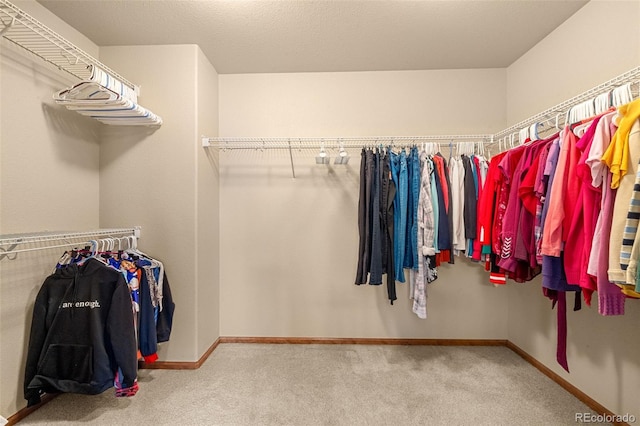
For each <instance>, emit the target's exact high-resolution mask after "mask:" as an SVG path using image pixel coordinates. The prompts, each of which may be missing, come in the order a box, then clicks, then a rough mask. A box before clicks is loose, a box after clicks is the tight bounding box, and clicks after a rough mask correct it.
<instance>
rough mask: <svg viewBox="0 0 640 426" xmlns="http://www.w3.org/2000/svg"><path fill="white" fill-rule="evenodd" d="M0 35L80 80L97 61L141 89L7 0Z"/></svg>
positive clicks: (1, 2)
mask: <svg viewBox="0 0 640 426" xmlns="http://www.w3.org/2000/svg"><path fill="white" fill-rule="evenodd" d="M0 25H2V26H1V27H0V35H2V36H3V37H4V38H5V39H6V40H8V41H10V42H11V43H13V44H15V45H16V46H19V47H21V48H22V49H24V50H26V51H27V52H29V53H30V54H32V55H34V56H36V57H38V58H40V59H43V60H44V61H45V62H48V63H49V64H52V65H54V66H55V67H56V68H57V69H59V70H61V71H65V72H67V73H69V74H71V75H72V76H74V77H77V78H79V79H81V80H88V79H89V78H90V76H91V70H90V66H91V65H94V66H97V67H98V68H101V69H102V70H104V71H106V72H107V73H109V74H110V75H112V76H114V77H115V78H117V79H118V80H120V81H121V82H123V83H124V84H126V85H127V86H129V87H131V88H132V89H134V90H135V91H136V93H138V92H139V91H140V87H139V86H136V85H135V84H133V83H132V82H130V81H129V80H127V79H126V78H124V77H123V76H122V75H120V74H118V73H117V72H115V71H114V70H112V69H111V68H109V67H108V66H106V65H105V64H103V63H102V62H100V61H98V60H97V59H96V58H94V57H93V56H91V55H89V54H88V53H86V52H85V51H83V50H82V49H80V48H79V47H77V46H75V45H74V44H73V43H71V42H70V41H69V40H67V39H65V38H64V37H62V36H61V35H60V34H58V33H56V32H55V31H53V30H52V29H51V28H49V27H47V26H46V25H44V24H43V23H41V22H40V21H38V20H37V19H35V18H33V17H32V16H30V15H29V14H27V13H26V12H24V11H23V10H21V9H19V8H18V7H17V6H15V5H14V4H13V3H11V2H9V1H8V0H0Z"/></svg>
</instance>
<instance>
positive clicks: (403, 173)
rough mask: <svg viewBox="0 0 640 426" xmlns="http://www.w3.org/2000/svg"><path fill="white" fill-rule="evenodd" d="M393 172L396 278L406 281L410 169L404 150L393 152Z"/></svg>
mask: <svg viewBox="0 0 640 426" xmlns="http://www.w3.org/2000/svg"><path fill="white" fill-rule="evenodd" d="M391 174H392V176H393V182H394V183H395V184H396V196H395V198H394V200H393V207H394V217H393V221H394V234H395V235H394V240H393V257H394V259H395V276H396V280H397V281H400V282H401V283H403V282H405V279H404V270H403V268H402V266H403V261H404V251H405V240H406V237H407V190H408V182H407V181H408V171H407V154H406V153H405V152H404V151H402V152H400V154H396V153H394V152H392V153H391Z"/></svg>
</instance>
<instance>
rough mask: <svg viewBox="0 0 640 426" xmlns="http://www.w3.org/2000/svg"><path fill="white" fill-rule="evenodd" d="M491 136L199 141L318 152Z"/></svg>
mask: <svg viewBox="0 0 640 426" xmlns="http://www.w3.org/2000/svg"><path fill="white" fill-rule="evenodd" d="M490 141H491V135H437V136H366V137H319V138H311V137H304V138H291V137H289V138H255V137H217V138H209V137H203V138H202V146H203V147H211V148H220V149H229V150H232V149H254V150H260V149H290V148H291V149H321V148H340V147H343V148H345V149H347V148H362V147H363V146H365V145H392V146H394V145H398V144H400V145H404V144H407V143H408V144H414V143H421V142H446V143H462V142H490Z"/></svg>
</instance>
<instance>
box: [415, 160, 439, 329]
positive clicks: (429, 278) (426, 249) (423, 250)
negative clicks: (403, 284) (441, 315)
mask: <svg viewBox="0 0 640 426" xmlns="http://www.w3.org/2000/svg"><path fill="white" fill-rule="evenodd" d="M420 160H421V163H422V175H421V179H420V193H419V198H418V245H417V250H418V273H417V275H416V283H415V286H414V289H413V308H412V309H413V312H414V313H415V314H416V315H417V316H418V318H422V319H424V318H426V317H427V284H429V283H431V282H433V281H434V280H435V279H436V278H437V274H436V273H435V265H434V264H433V263H432V262H431V260H432V258H433V256H434V255H435V249H434V247H433V242H434V231H435V229H436V226H435V223H436V222H435V218H434V213H435V211H434V208H433V203H432V194H431V182H432V179H431V175H432V174H433V173H434V165H433V162H432V160H431V158H429V157H428V156H427V155H426V154H425V153H424V152H422V153H421V154H420Z"/></svg>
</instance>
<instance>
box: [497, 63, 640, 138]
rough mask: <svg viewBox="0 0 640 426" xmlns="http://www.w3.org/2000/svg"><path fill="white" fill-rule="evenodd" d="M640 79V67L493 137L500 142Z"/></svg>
mask: <svg viewBox="0 0 640 426" xmlns="http://www.w3.org/2000/svg"><path fill="white" fill-rule="evenodd" d="M638 79H640V66H638V67H636V68H633V69H631V70H629V71H627V72H625V73H623V74H620V75H619V76H617V77H614V78H612V79H611V80H608V81H605V82H604V83H601V84H599V85H597V86H595V87H592V88H591V89H589V90H587V91H585V92H583V93H581V94H579V95H576V96H574V97H572V98H570V99H567V100H566V101H564V102H561V103H559V104H558V105H556V106H553V107H551V108H548V109H547V110H545V111H542V112H540V113H538V114H536V115H534V116H531V117H529V118H527V119H526V120H522V121H520V122H519V123H516V124H514V125H513V126H510V127H508V128H506V129H504V130H501V131H499V132H498V133H495V134H494V135H493V138H494V140H498V139H501V138H504V137H505V136H509V135H511V134H513V133H516V132H518V131H520V130H521V129H524V128H526V127H529V126H531V125H532V124H535V123H538V122H541V121H546V120H549V119H555V117H556V116H557V115H558V114H561V116H563V118H564V115H565V114H566V113H567V111H568V110H569V109H570V108H571V107H574V106H576V105H578V104H580V103H582V102H585V101H588V100H590V99H593V98H595V97H596V96H598V95H599V94H601V93H604V92H606V91H608V90H611V89H614V88H616V87H618V86H621V85H623V84H626V83H637V80H638Z"/></svg>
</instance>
